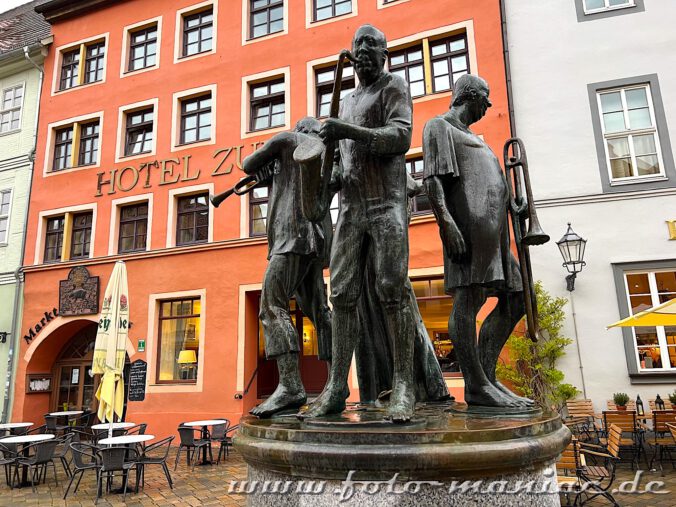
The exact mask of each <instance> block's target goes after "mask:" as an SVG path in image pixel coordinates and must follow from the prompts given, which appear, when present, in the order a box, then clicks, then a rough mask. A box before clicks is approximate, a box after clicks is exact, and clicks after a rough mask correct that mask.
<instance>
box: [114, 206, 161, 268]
mask: <svg viewBox="0 0 676 507" xmlns="http://www.w3.org/2000/svg"><path fill="white" fill-rule="evenodd" d="M144 202H146V203H148V225H147V230H146V250H145V251H146V252H149V251H150V250H151V246H152V245H151V242H152V232H153V194H152V193H149V194H138V195H132V196H127V197H120V198H118V199H113V200H112V201H111V209H112V211H111V213H110V228H109V231H110V232H109V236H108V255H118V254H119V255H138V254H139V253H142V252H141V251H139V252H123V253H120V251H119V245H120V216H121V210H122V208H123V207H125V206H129V205H132V204H142V203H144Z"/></svg>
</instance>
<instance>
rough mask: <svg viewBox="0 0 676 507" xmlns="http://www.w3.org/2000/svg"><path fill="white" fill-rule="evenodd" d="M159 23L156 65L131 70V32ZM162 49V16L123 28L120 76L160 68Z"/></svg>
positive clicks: (133, 74)
mask: <svg viewBox="0 0 676 507" xmlns="http://www.w3.org/2000/svg"><path fill="white" fill-rule="evenodd" d="M151 25H157V52H156V53H155V65H151V66H149V67H144V68H142V69H137V70H129V51H130V47H131V34H132V32H135V31H137V30H141V29H143V28H148V27H150V26H151ZM161 49H162V16H158V17H156V18H150V19H146V20H143V21H139V22H138V23H134V24H133V25H127V26H125V27H124V28H123V29H122V56H121V58H120V78H123V77H127V76H135V75H136V74H141V73H143V72H148V71H150V70H155V69H159V68H160V51H161Z"/></svg>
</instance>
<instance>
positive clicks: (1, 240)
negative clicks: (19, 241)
mask: <svg viewBox="0 0 676 507" xmlns="http://www.w3.org/2000/svg"><path fill="white" fill-rule="evenodd" d="M4 194H9V210H8V211H7V214H6V215H2V214H0V220H5V219H6V220H7V229H6V231H5V237H4V238H0V246H5V245H7V244H8V243H9V226H10V224H11V223H12V221H11V219H12V198H13V197H14V195H13V194H14V192H13V190H12V189H11V188H4V189H2V190H0V203H2V196H3V195H4Z"/></svg>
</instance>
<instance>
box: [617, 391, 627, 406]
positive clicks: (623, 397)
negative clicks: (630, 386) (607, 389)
mask: <svg viewBox="0 0 676 507" xmlns="http://www.w3.org/2000/svg"><path fill="white" fill-rule="evenodd" d="M613 401H614V402H615V405H617V406H618V407H626V406H627V403H629V395H628V394H627V393H615V394H613Z"/></svg>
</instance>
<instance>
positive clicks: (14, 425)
mask: <svg viewBox="0 0 676 507" xmlns="http://www.w3.org/2000/svg"><path fill="white" fill-rule="evenodd" d="M29 426H33V423H32V422H10V423H2V424H0V430H14V429H17V428H28V427H29Z"/></svg>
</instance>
